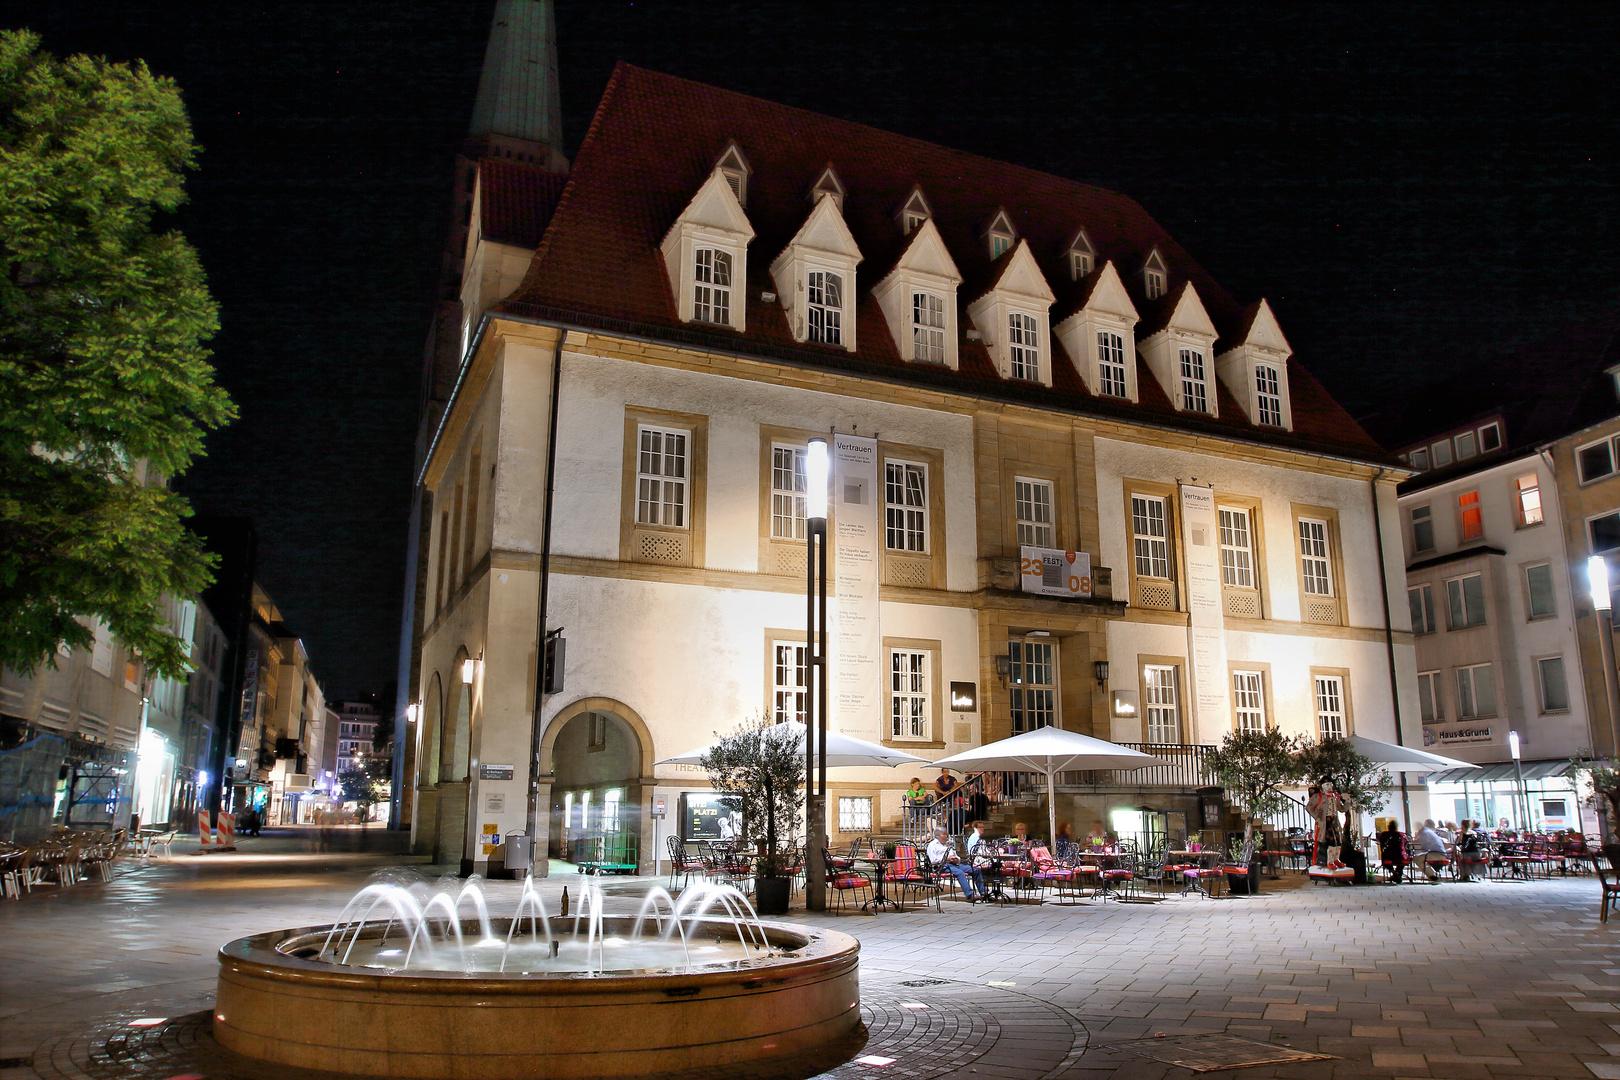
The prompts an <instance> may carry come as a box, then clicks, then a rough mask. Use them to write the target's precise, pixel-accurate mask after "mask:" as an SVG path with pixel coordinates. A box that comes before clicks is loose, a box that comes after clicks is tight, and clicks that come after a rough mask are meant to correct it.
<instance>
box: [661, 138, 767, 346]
mask: <svg viewBox="0 0 1620 1080" xmlns="http://www.w3.org/2000/svg"><path fill="white" fill-rule="evenodd" d="M753 238H754V227H753V226H752V225H750V224H749V223H748V215H747V214H745V213H743V209H742V207H741V206H740V205H739V204H738V202H737V196H736V193H735V191H734V190H733V189H732V186H731V181H730V179H729V178H727V176H726V174H725V171H724V170H723V169H720V168H716V169H715V170H714V172H712V173H710V174H709V178H708V179H707V180H705V181H704V182H703V186H702V187H701V188H699V189H698V192H697V194H696V195H694V196H692V201H691V202H690V203H688V204H687V205H686V209H684V210H682V211H681V216H680V217H678V218H676V219H675V224H674V225H672V226H671V227H670V230H669V232H668V233H667V234H665V236H664V241H663V243H662V244H661V245H660V250H661V251H662V252H663V255H664V269H665V271H666V272H667V273H668V274H669V287H670V292H671V293H672V294H673V298H674V301H675V314H676V315H677V316H678V317H679V318H680V320H681V321H682V322H694V323H704V324H707V325H710V326H724V327H727V328H728V329H732V330H738V331H741V330H745V329H746V325H745V323H746V319H745V315H746V314H747V311H746V305H744V304H741V303H736V302H734V298H733V297H732V290H733V289H734V288H736V287H737V286H738V285H739V284H740V283H742V282H744V281H747V280H748V242H749V241H750V240H752V239H753Z"/></svg>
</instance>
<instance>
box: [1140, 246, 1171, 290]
mask: <svg viewBox="0 0 1620 1080" xmlns="http://www.w3.org/2000/svg"><path fill="white" fill-rule="evenodd" d="M1168 278H1169V275H1168V273H1167V272H1166V271H1165V268H1164V260H1163V259H1162V258H1160V257H1159V252H1158V250H1157V249H1154V251H1153V253H1152V254H1151V255H1149V256H1148V260H1147V265H1145V266H1143V267H1142V291H1143V292H1145V293H1146V294H1147V298H1148V299H1149V300H1157V299H1158V298H1159V297H1161V296H1163V295H1164V292H1165V283H1166V281H1167V280H1168Z"/></svg>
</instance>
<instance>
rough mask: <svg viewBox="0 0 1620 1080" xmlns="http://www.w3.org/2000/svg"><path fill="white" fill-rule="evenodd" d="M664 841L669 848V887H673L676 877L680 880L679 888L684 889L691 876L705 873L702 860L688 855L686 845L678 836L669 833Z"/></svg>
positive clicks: (705, 869)
mask: <svg viewBox="0 0 1620 1080" xmlns="http://www.w3.org/2000/svg"><path fill="white" fill-rule="evenodd" d="M664 841H665V843H666V844H668V846H669V883H670V885H671V887H673V886H674V884H675V879H676V878H677V877H679V878H680V879H681V888H683V889H684V888H685V887H686V884H687V882H689V881H691V880H692V875H693V874H698V875H700V876H701V875H703V874H705V873H706V872H707V869H708V868H707V867H705V866H704V865H703V860H702V859H700V858H697V857H695V856H693V855H690V854H688V853H687V850H686V843H685V841H683V840H682V839H681V838H680V837H679V836H676V835H674V834H673V833H671V834H670V835H669V836H667V837H665V838H664Z"/></svg>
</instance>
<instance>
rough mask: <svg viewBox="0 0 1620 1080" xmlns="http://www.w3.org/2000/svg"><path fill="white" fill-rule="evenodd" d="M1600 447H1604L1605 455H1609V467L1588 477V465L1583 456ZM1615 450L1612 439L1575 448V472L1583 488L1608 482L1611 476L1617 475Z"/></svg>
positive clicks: (1600, 440)
mask: <svg viewBox="0 0 1620 1080" xmlns="http://www.w3.org/2000/svg"><path fill="white" fill-rule="evenodd" d="M1599 446H1601V447H1603V451H1604V453H1605V454H1607V455H1608V459H1609V467H1608V468H1607V469H1605V470H1604V471H1603V472H1600V473H1594V474H1592V475H1590V476H1588V475H1587V472H1586V465H1585V463H1584V462H1583V461H1582V460H1581V458H1582V455H1584V454H1585V453H1586V452H1587V451H1588V450H1592V449H1595V448H1597V447H1599ZM1614 450H1615V447H1614V439H1612V438H1608V439H1597V440H1595V441H1593V442H1589V443H1587V444H1586V445H1585V446H1577V447H1576V448H1575V472H1576V474H1577V475H1578V476H1579V477H1580V482H1581V485H1582V486H1583V487H1584V486H1585V485H1587V484H1595V483H1597V482H1598V481H1599V480H1607V479H1609V478H1610V477H1611V476H1614V475H1615V472H1616V462H1615V452H1614Z"/></svg>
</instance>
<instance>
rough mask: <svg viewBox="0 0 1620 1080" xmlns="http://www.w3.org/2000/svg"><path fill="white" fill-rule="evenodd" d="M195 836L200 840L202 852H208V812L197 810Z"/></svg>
mask: <svg viewBox="0 0 1620 1080" xmlns="http://www.w3.org/2000/svg"><path fill="white" fill-rule="evenodd" d="M197 835H198V836H200V837H201V838H202V846H203V850H204V851H207V850H208V841H209V839H210V832H209V828H208V811H207V810H199V811H197Z"/></svg>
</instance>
